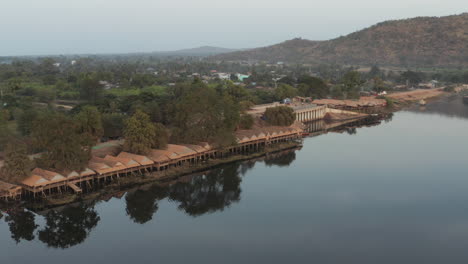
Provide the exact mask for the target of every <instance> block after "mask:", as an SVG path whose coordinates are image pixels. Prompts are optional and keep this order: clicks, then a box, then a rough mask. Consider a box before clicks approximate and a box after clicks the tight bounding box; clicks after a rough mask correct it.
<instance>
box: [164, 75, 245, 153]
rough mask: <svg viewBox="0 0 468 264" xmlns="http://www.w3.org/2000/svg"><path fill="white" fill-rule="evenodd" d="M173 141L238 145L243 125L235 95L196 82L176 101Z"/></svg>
mask: <svg viewBox="0 0 468 264" xmlns="http://www.w3.org/2000/svg"><path fill="white" fill-rule="evenodd" d="M174 104H175V108H174V109H173V116H174V119H173V122H172V124H173V126H174V127H175V128H174V129H173V133H172V139H173V140H174V141H176V142H183V143H199V142H201V141H208V142H211V143H213V144H219V145H225V144H230V143H233V142H234V137H233V132H234V129H235V128H236V126H237V123H238V122H239V118H240V111H239V104H238V103H237V102H235V101H234V99H233V98H232V96H230V95H229V94H227V93H224V92H222V91H221V92H217V91H216V90H215V89H214V88H211V87H208V86H207V85H205V84H204V83H202V82H194V83H193V84H192V85H191V89H190V90H189V91H188V92H187V93H186V94H185V95H184V96H183V97H182V98H181V99H180V98H176V99H175V102H174Z"/></svg>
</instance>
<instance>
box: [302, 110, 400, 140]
mask: <svg viewBox="0 0 468 264" xmlns="http://www.w3.org/2000/svg"><path fill="white" fill-rule="evenodd" d="M392 118H393V113H380V114H373V115H369V116H368V117H366V118H363V119H359V120H355V121H350V120H344V121H326V120H317V121H312V122H307V123H305V131H306V132H308V133H311V135H312V136H317V135H322V134H325V133H328V132H337V133H348V134H349V135H354V134H356V133H357V128H361V127H372V126H377V125H380V124H381V123H382V121H383V122H385V123H388V122H390V121H392Z"/></svg>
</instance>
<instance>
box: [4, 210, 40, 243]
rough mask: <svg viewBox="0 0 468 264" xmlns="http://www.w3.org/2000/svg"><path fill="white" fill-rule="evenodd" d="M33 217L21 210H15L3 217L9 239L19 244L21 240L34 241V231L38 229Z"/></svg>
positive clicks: (31, 214)
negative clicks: (8, 230)
mask: <svg viewBox="0 0 468 264" xmlns="http://www.w3.org/2000/svg"><path fill="white" fill-rule="evenodd" d="M35 217H36V216H35V215H34V214H33V213H31V212H29V211H26V210H24V209H23V208H15V209H14V210H12V211H10V213H9V215H8V216H6V217H5V222H7V223H8V226H9V227H10V232H11V238H13V240H15V241H16V243H19V242H20V241H21V240H22V239H24V240H26V241H31V240H34V238H35V236H34V231H35V230H36V228H37V227H38V225H36V223H35Z"/></svg>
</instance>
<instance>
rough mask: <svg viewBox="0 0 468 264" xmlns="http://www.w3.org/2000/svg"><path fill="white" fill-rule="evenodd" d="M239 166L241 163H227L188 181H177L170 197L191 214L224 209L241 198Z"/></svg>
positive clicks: (170, 192) (171, 188)
mask: <svg viewBox="0 0 468 264" xmlns="http://www.w3.org/2000/svg"><path fill="white" fill-rule="evenodd" d="M239 167H240V164H231V165H227V166H226V167H224V168H222V169H216V170H213V171H210V172H209V173H207V174H206V175H204V176H198V177H193V178H192V179H191V181H190V182H188V183H182V182H179V183H176V184H174V185H172V186H171V187H170V189H169V197H170V199H172V200H174V201H178V202H180V205H179V209H181V210H184V211H185V212H186V213H187V214H189V215H191V216H199V215H202V214H205V213H208V212H215V211H218V210H221V211H222V210H223V209H224V208H225V207H229V206H230V205H231V204H232V203H234V202H238V201H239V200H240V193H241V189H240V183H241V181H242V180H241V178H240V177H239Z"/></svg>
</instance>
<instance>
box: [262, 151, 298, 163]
mask: <svg viewBox="0 0 468 264" xmlns="http://www.w3.org/2000/svg"><path fill="white" fill-rule="evenodd" d="M295 159H296V152H295V151H294V150H293V151H288V152H286V153H280V155H277V154H272V155H268V156H267V158H266V159H265V165H267V166H269V167H271V166H278V167H288V166H289V165H291V163H293V161H294V160H295Z"/></svg>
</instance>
